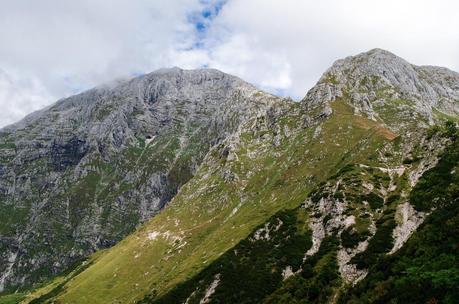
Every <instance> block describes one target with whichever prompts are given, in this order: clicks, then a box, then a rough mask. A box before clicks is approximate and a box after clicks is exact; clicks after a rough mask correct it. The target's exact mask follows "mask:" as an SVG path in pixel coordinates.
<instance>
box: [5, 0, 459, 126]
mask: <svg viewBox="0 0 459 304" xmlns="http://www.w3.org/2000/svg"><path fill="white" fill-rule="evenodd" d="M373 48H383V49H386V50H389V51H391V52H393V53H395V54H396V55H398V56H401V57H403V58H405V59H406V60H408V61H409V62H411V63H414V64H417V65H438V66H445V67H448V68H450V69H452V70H455V71H459V1H457V0H404V1H400V0H397V1H396V0H385V1H376V0H346V1H344V0H320V1H319V0H314V1H310V0H167V1H165V0H161V1H160V0H79V1H75V0H40V1H36V0H0V127H2V126H5V125H8V124H10V123H13V122H15V121H18V120H19V119H21V118H22V117H24V116H25V115H26V114H28V113H30V112H33V111H35V110H38V109H40V108H43V107H45V106H47V105H49V104H52V103H53V102H55V101H56V100H58V99H60V98H63V97H66V96H70V95H72V94H75V93H78V92H81V91H83V90H86V89H89V88H91V87H94V86H97V85H100V84H102V83H105V82H108V81H111V80H114V79H120V78H121V79H122V78H129V77H133V76H136V75H141V74H144V73H149V72H151V71H154V70H156V69H159V68H163V67H173V66H178V67H181V68H185V69H193V68H202V67H209V68H217V69H219V70H222V71H224V72H227V73H230V74H234V75H237V76H239V77H241V78H243V79H244V80H246V81H249V82H251V83H253V84H255V85H257V86H259V87H260V88H262V89H264V90H266V91H269V92H272V93H274V94H278V95H281V96H290V97H292V98H293V99H301V98H302V97H303V96H304V95H305V94H306V92H307V91H308V90H309V89H310V88H311V87H312V86H313V85H314V84H315V83H316V82H317V80H318V79H319V78H320V76H321V74H322V73H323V72H324V71H325V70H326V69H327V68H328V67H330V66H331V65H332V64H333V62H334V61H335V60H337V59H339V58H343V57H346V56H350V55H355V54H358V53H361V52H365V51H368V50H370V49H373Z"/></svg>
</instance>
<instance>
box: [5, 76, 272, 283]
mask: <svg viewBox="0 0 459 304" xmlns="http://www.w3.org/2000/svg"><path fill="white" fill-rule="evenodd" d="M278 102H280V100H279V99H278V98H276V97H274V96H271V95H269V94H266V93H264V92H261V91H260V90H258V89H256V88H255V87H253V86H252V85H249V84H248V83H246V82H244V81H242V80H240V79H238V78H237V77H233V76H230V75H227V74H224V73H222V72H219V71H216V70H195V71H186V70H181V69H178V68H173V69H164V70H159V71H156V72H153V73H151V74H148V75H145V76H141V77H138V78H135V79H132V80H128V81H122V82H117V83H111V84H108V85H103V86H100V87H97V88H94V89H92V90H89V91H87V92H84V93H82V94H79V95H76V96H72V97H70V98H66V99H63V100H60V101H58V102H57V103H55V104H54V105H52V106H50V107H48V108H46V109H44V110H41V111H38V112H36V113H33V114H31V115H29V116H28V117H26V118H25V119H24V120H23V121H20V122H19V123H17V124H14V125H12V126H8V127H6V128H4V129H2V130H1V131H0V159H1V163H0V176H1V178H0V210H1V213H0V214H1V215H0V217H1V219H0V223H1V224H0V237H1V242H0V244H1V245H0V246H1V249H0V261H1V262H0V265H1V266H0V290H3V289H4V288H8V287H11V286H18V285H23V284H29V283H32V282H37V281H40V280H43V279H45V278H49V277H51V276H52V275H55V274H57V273H59V272H60V271H62V270H64V269H65V268H66V267H68V266H69V265H71V264H72V263H73V262H75V261H78V260H79V259H81V258H82V257H86V256H87V255H88V254H90V253H92V252H94V251H95V250H97V249H99V248H105V247H109V246H112V245H113V244H115V243H116V242H117V241H119V240H120V239H122V238H123V237H124V236H126V235H127V234H128V233H129V232H132V231H133V230H134V229H135V228H136V227H137V226H138V225H139V224H140V223H142V222H144V221H145V220H147V219H149V218H151V217H152V216H153V215H154V214H155V213H157V212H158V211H159V210H160V209H161V208H162V207H164V205H165V204H166V203H167V202H169V200H170V199H171V198H172V197H173V196H174V195H175V194H176V193H177V191H178V189H179V188H180V187H181V186H182V185H183V184H184V183H186V182H187V181H188V180H189V179H190V178H191V177H192V176H193V175H194V173H195V171H196V169H197V168H198V167H199V165H200V163H201V161H202V159H203V158H204V156H205V155H206V153H207V152H208V150H209V149H210V147H212V146H213V145H215V144H217V143H219V142H220V141H222V140H223V139H224V138H225V137H226V136H228V134H231V133H232V132H234V131H236V130H237V128H238V126H239V125H240V124H241V123H242V122H243V121H245V120H246V119H247V118H248V117H250V116H253V115H258V114H259V113H263V112H264V111H266V110H267V109H268V108H269V107H271V106H273V105H275V104H276V103H278Z"/></svg>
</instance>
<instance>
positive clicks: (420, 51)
mask: <svg viewBox="0 0 459 304" xmlns="http://www.w3.org/2000/svg"><path fill="white" fill-rule="evenodd" d="M212 26H213V28H212V29H211V30H210V31H209V36H208V37H207V39H208V40H207V43H208V46H209V50H208V52H209V57H210V58H211V61H210V62H211V63H212V65H215V66H221V67H224V68H225V69H226V71H229V72H233V73H236V74H238V75H239V76H242V77H244V78H246V79H248V80H250V81H253V82H256V83H258V84H262V85H265V86H267V87H273V86H274V87H275V86H276V82H277V83H278V88H281V89H287V90H286V91H287V93H288V94H292V95H294V96H296V97H302V96H303V95H304V94H305V93H306V91H307V89H309V88H310V87H311V86H312V85H314V83H315V82H316V81H317V80H318V78H319V77H320V75H321V74H322V73H323V72H324V71H325V70H326V69H327V68H328V67H329V66H330V65H331V64H332V63H333V61H335V60H336V59H339V58H342V57H345V56H349V55H353V54H356V53H360V52H363V51H367V50H370V49H372V48H375V47H379V48H384V49H387V50H390V51H392V52H394V53H395V54H397V55H399V56H401V57H404V58H405V59H407V60H408V61H410V62H412V63H415V64H420V65H422V64H429V65H440V66H447V67H449V68H451V69H455V70H459V35H458V32H457V30H458V29H459V2H457V1H454V0H404V1H397V0H386V1H368V0H346V1H341V0H321V1H305V0H270V1H266V0H251V1H247V0H233V1H229V2H228V3H227V5H226V6H224V8H223V9H222V11H221V13H220V15H219V16H218V17H217V18H216V19H215V20H214V22H213V25H212ZM222 35H223V36H224V39H222V38H221V37H222ZM241 37H245V39H241ZM234 40H236V41H238V43H235V42H234ZM222 50H223V53H222ZM222 55H223V56H222ZM276 75H277V77H276Z"/></svg>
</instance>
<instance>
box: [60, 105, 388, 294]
mask: <svg viewBox="0 0 459 304" xmlns="http://www.w3.org/2000/svg"><path fill="white" fill-rule="evenodd" d="M289 107H291V108H295V107H300V105H298V104H291V105H289ZM332 107H333V108H334V114H333V115H332V116H331V117H330V118H329V119H327V120H326V121H324V122H323V123H322V124H321V128H322V130H321V133H320V136H319V137H318V138H315V139H314V138H313V133H314V131H315V128H303V127H301V121H302V119H303V116H302V115H301V114H299V112H300V111H298V109H296V110H295V109H288V112H289V113H291V114H289V115H287V116H283V117H281V118H279V119H278V121H277V122H276V123H277V124H278V125H279V126H280V129H281V130H283V129H285V126H286V125H287V126H288V127H289V128H290V130H293V131H292V132H291V135H289V136H283V137H282V140H281V144H280V145H278V146H273V144H272V137H273V134H272V133H273V131H272V130H271V129H269V128H264V127H261V128H253V127H252V128H248V129H247V131H246V132H243V133H242V134H241V136H240V138H241V141H240V142H239V143H238V144H237V145H236V147H235V148H234V151H233V152H232V153H234V155H236V156H235V157H236V158H237V160H233V161H232V160H229V159H226V158H225V157H223V156H222V153H221V152H222V151H221V150H222V149H223V147H218V148H216V149H214V150H213V152H211V155H210V156H209V159H208V161H207V162H206V163H205V164H203V165H202V166H201V167H200V169H199V170H198V173H197V175H196V177H195V178H193V179H192V180H191V181H190V182H189V183H187V184H186V185H185V186H184V187H183V188H182V189H181V191H180V192H179V194H178V195H177V196H176V197H175V198H174V200H173V201H172V202H171V204H170V205H169V206H168V207H167V208H166V209H164V210H163V212H161V213H160V214H159V215H158V216H156V217H155V218H153V219H152V220H151V221H150V222H148V223H147V224H146V225H144V226H143V227H141V228H140V229H139V230H138V231H136V232H135V233H133V234H132V235H130V236H129V237H127V238H126V239H124V240H123V241H121V242H120V243H118V244H117V245H116V246H114V247H113V248H112V249H110V250H107V251H105V252H103V253H101V254H100V255H98V256H96V257H93V261H92V262H93V265H92V266H90V267H89V268H88V269H86V270H85V271H83V272H82V273H81V274H79V275H77V276H76V277H74V278H73V279H71V280H70V281H69V282H68V283H67V284H65V286H64V288H63V292H61V293H60V294H59V295H58V296H57V298H55V299H54V300H57V302H62V303H82V302H88V301H90V302H91V303H112V302H115V303H116V302H120V303H132V302H134V301H136V300H139V299H141V298H142V297H143V295H145V294H147V293H150V292H151V291H152V290H155V293H157V294H158V295H162V294H164V293H165V292H166V291H168V290H170V289H171V288H173V287H174V286H175V285H176V284H178V283H180V282H183V281H185V280H187V279H189V278H191V277H193V275H195V274H197V273H198V272H199V271H200V270H202V269H203V268H204V267H206V266H207V265H209V264H210V263H211V262H212V261H214V260H215V259H217V258H218V257H219V256H221V255H222V254H223V253H225V252H226V251H228V250H229V249H230V248H232V247H233V246H235V245H236V244H237V243H238V242H239V241H240V240H242V239H244V238H245V237H247V236H248V235H249V234H250V233H251V232H252V231H253V230H254V229H255V227H257V226H258V225H260V224H262V223H264V222H265V221H266V220H268V219H269V218H270V217H271V216H272V215H273V214H275V213H276V212H278V211H279V210H281V209H285V208H287V209H288V208H294V207H297V206H298V205H299V204H301V203H302V202H303V201H304V200H305V199H306V197H307V195H308V193H309V192H310V191H311V190H312V189H313V187H314V186H315V185H316V184H317V183H319V182H322V181H324V180H325V179H327V177H328V176H330V175H332V174H335V173H336V172H337V171H338V170H339V168H341V167H342V166H344V165H346V163H348V162H351V161H352V162H365V160H367V156H368V155H369V154H370V153H374V152H375V150H377V149H378V147H379V146H380V145H381V144H382V143H384V142H385V141H387V140H388V138H392V136H388V134H387V130H385V129H383V128H381V127H380V126H378V125H377V124H376V123H375V122H373V121H370V120H367V119H365V118H363V117H360V116H354V115H353V111H352V109H351V108H350V107H349V106H347V105H346V104H345V103H343V102H341V101H337V102H334V103H333V104H332ZM295 113H296V114H295ZM260 119H261V120H262V119H263V118H257V121H255V122H251V123H254V124H255V126H257V124H260V125H262V126H263V125H264V124H265V125H266V122H263V121H260ZM228 170H229V171H231V172H232V173H233V174H235V175H237V176H238V177H239V178H234V179H233V181H228V180H227V179H226V180H225V179H224V178H223V176H224V174H223V171H228Z"/></svg>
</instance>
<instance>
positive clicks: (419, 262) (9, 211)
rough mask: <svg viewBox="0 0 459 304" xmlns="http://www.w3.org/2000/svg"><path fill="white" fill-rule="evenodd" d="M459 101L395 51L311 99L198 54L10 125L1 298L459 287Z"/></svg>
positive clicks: (451, 294)
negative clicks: (202, 62)
mask: <svg viewBox="0 0 459 304" xmlns="http://www.w3.org/2000/svg"><path fill="white" fill-rule="evenodd" d="M458 115H459V74H458V73H456V72H453V71H450V70H448V69H446V68H439V67H430V66H428V67H426V66H421V67H420V66H414V65H412V64H410V63H408V62H407V61H405V60H403V59H402V58H399V57H397V56H396V55H394V54H392V53H390V52H387V51H384V50H381V49H374V50H371V51H369V52H366V53H362V54H358V55H356V56H352V57H347V58H345V59H341V60H338V61H336V62H335V63H334V64H333V66H332V67H330V68H329V69H328V70H327V71H326V72H325V73H324V74H323V76H322V77H321V78H320V79H319V81H318V83H317V84H316V85H315V86H314V87H313V88H312V89H311V90H309V92H307V94H306V96H305V97H304V98H303V100H301V101H300V102H294V101H292V100H290V99H282V98H278V97H276V96H273V95H270V94H267V93H265V92H263V91H261V90H258V89H257V88H255V87H254V86H252V85H250V84H247V83H246V82H244V81H242V80H240V79H239V78H237V77H234V76H231V75H228V74H225V73H222V72H219V71H216V70H208V69H203V70H193V71H187V70H181V69H178V68H174V69H165V70H159V71H156V72H153V73H151V74H148V75H144V76H141V77H138V78H134V79H131V80H123V81H118V82H115V83H111V84H107V85H104V86H101V87H97V88H94V89H92V90H89V91H87V92H84V93H82V94H79V95H76V96H73V97H70V98H67V99H63V100H60V101H58V102H57V103H55V104H54V105H52V106H50V107H48V108H46V109H43V110H41V111H39V112H36V113H33V114H31V115H29V116H28V117H26V118H25V119H24V120H23V121H21V122H19V123H17V124H14V125H12V126H9V127H6V128H4V129H2V130H1V131H0V211H1V212H0V217H1V218H0V238H1V239H0V240H1V242H0V262H1V263H0V289H1V290H3V296H1V294H0V303H3V302H5V303H11V302H12V301H13V303H14V301H16V302H21V301H22V302H23V303H455V301H456V300H457V298H458V297H459V289H458V287H457V286H459V280H458V278H459V268H458V265H459V254H458V248H457V244H458V243H459V239H458V235H459V234H458V233H457V227H458V225H459V209H458V208H459V201H458V197H459V192H458V189H459V174H458V172H459V164H458V159H459V154H458V151H459V146H458V130H457V128H458V127H457V124H458V120H459V116H458ZM2 301H3V302H2ZM6 301H10V302H6Z"/></svg>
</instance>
